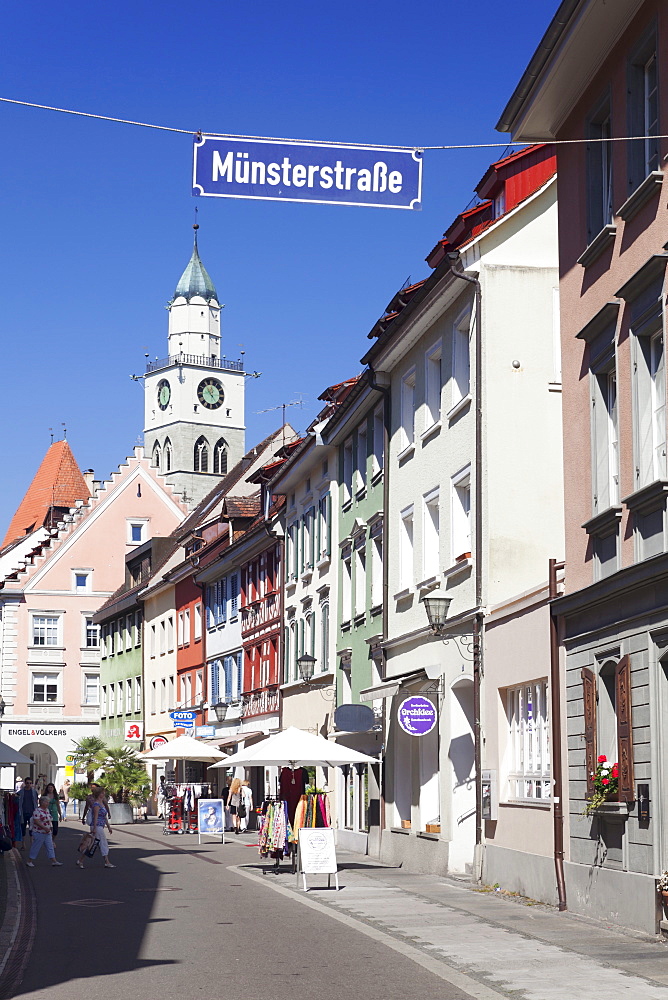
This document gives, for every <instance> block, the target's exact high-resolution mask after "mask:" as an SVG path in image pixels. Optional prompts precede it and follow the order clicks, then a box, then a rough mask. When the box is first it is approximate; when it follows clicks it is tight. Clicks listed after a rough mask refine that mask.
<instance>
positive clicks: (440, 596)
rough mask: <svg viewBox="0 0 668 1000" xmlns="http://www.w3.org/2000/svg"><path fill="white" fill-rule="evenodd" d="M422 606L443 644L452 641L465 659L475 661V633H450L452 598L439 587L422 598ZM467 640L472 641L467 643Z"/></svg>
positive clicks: (434, 632)
mask: <svg viewBox="0 0 668 1000" xmlns="http://www.w3.org/2000/svg"><path fill="white" fill-rule="evenodd" d="M422 604H424V609H425V611H426V612H427V620H428V621H429V627H430V628H431V630H432V632H433V634H434V635H437V636H438V638H439V639H442V640H443V642H449V641H450V640H451V639H452V640H453V641H454V643H455V644H456V646H457V648H458V649H459V652H460V653H461V655H462V656H463V657H464V659H466V660H470V659H473V657H474V653H475V651H474V645H475V642H474V638H473V633H472V632H451V631H448V628H449V626H448V611H449V609H450V605H451V604H452V598H451V597H449V596H448V595H447V594H446V593H445V592H444V591H443V590H441V589H440V587H439V589H438V590H431V591H430V592H429V593H428V594H425V596H424V597H423V598H422ZM467 639H470V640H471V641H470V642H467V641H465V640H467ZM462 645H463V646H464V647H465V648H466V650H467V652H468V654H469V655H468V656H467V654H466V653H465V652H464V649H462Z"/></svg>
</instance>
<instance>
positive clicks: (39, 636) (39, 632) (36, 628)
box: [32, 615, 61, 646]
mask: <svg viewBox="0 0 668 1000" xmlns="http://www.w3.org/2000/svg"><path fill="white" fill-rule="evenodd" d="M32 644H33V646H58V645H61V642H60V616H59V615H33V616H32Z"/></svg>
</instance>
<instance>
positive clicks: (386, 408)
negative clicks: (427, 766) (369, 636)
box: [366, 365, 390, 841]
mask: <svg viewBox="0 0 668 1000" xmlns="http://www.w3.org/2000/svg"><path fill="white" fill-rule="evenodd" d="M366 380H367V384H368V385H369V388H370V389H375V390H376V392H380V393H381V394H382V396H383V639H387V623H388V594H389V573H388V547H387V545H388V534H389V526H388V518H387V511H388V504H389V499H390V462H389V457H390V387H389V385H380V384H379V383H378V382H377V381H376V372H375V371H374V370H373V368H372V367H371V365H369V366H368V368H367V372H366ZM383 680H385V658H384V657H383ZM384 705H385V703H384V702H383V707H384ZM379 779H380V780H379V784H380V839H381V841H382V839H383V831H384V829H385V719H384V720H383V752H382V753H381V757H380V774H379Z"/></svg>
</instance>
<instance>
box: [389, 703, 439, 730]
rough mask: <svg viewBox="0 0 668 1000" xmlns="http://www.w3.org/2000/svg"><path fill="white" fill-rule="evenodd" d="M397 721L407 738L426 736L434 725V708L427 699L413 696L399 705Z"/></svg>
mask: <svg viewBox="0 0 668 1000" xmlns="http://www.w3.org/2000/svg"><path fill="white" fill-rule="evenodd" d="M397 721H398V722H399V725H400V726H401V728H402V729H403V731H404V732H405V733H408V734H409V736H426V735H427V733H430V732H431V731H432V729H433V728H434V726H435V725H436V707H435V705H434V703H433V701H430V700H429V698H424V697H423V696H422V695H413V696H412V697H411V698H405V699H404V700H403V701H402V703H401V705H399V711H398V712H397Z"/></svg>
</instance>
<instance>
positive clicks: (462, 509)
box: [451, 467, 471, 562]
mask: <svg viewBox="0 0 668 1000" xmlns="http://www.w3.org/2000/svg"><path fill="white" fill-rule="evenodd" d="M451 548H452V561H453V562H454V561H455V560H457V559H461V557H462V556H466V555H468V556H470V554H471V469H470V467H469V468H466V469H464V470H462V472H460V473H458V475H457V476H455V477H453V479H452V544H451Z"/></svg>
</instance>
